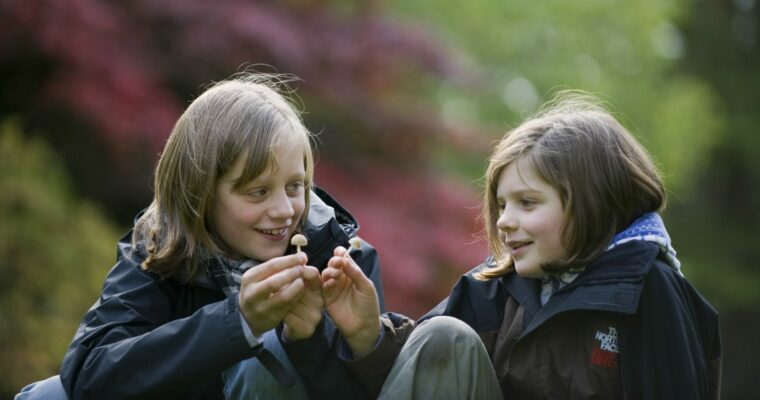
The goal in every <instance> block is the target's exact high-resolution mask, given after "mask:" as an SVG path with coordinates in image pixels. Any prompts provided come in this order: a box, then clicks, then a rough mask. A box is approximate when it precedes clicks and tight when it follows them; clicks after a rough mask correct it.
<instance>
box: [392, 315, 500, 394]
mask: <svg viewBox="0 0 760 400" xmlns="http://www.w3.org/2000/svg"><path fill="white" fill-rule="evenodd" d="M378 398H379V399H389V400H390V399H393V400H405V399H457V400H459V399H478V400H481V399H502V398H503V396H502V393H501V388H500V387H499V380H498V379H497V378H496V373H495V372H494V369H493V365H492V364H491V360H490V358H489V357H488V353H486V349H485V347H484V346H483V342H482V341H481V340H480V337H479V336H478V334H477V333H475V331H474V330H473V329H472V328H470V326H469V325H467V324H466V323H464V322H462V321H460V320H458V319H456V318H453V317H445V316H440V317H434V318H431V319H429V320H427V321H425V322H423V323H421V324H420V325H419V326H417V328H416V329H415V330H414V331H413V332H412V334H411V335H410V336H409V339H408V340H407V342H406V344H404V347H403V348H402V349H401V353H400V354H399V356H398V358H396V361H395V362H394V363H393V367H392V368H391V372H390V375H388V378H387V379H386V381H385V383H384V384H383V389H382V391H381V392H380V396H379V397H378Z"/></svg>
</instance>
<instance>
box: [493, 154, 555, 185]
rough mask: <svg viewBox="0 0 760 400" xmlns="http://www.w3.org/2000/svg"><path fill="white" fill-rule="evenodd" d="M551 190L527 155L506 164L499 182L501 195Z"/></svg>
mask: <svg viewBox="0 0 760 400" xmlns="http://www.w3.org/2000/svg"><path fill="white" fill-rule="evenodd" d="M550 188H551V185H550V184H549V183H548V182H547V181H546V180H545V179H544V178H543V177H542V176H541V174H539V172H538V169H537V168H536V165H535V163H534V161H533V160H532V159H531V157H529V156H527V155H523V156H520V157H518V158H516V159H514V160H512V161H511V162H509V163H507V164H505V165H504V168H502V170H501V173H500V175H499V177H498V180H497V191H498V192H499V193H507V192H525V191H543V190H548V189H550Z"/></svg>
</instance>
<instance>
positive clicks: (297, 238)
mask: <svg viewBox="0 0 760 400" xmlns="http://www.w3.org/2000/svg"><path fill="white" fill-rule="evenodd" d="M290 244H291V245H293V246H306V245H307V244H308V241H307V240H306V236H304V235H302V234H300V233H296V234H295V235H293V237H292V238H290Z"/></svg>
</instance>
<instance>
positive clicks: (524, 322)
mask: <svg viewBox="0 0 760 400" xmlns="http://www.w3.org/2000/svg"><path fill="white" fill-rule="evenodd" d="M659 252H660V250H659V247H658V246H657V245H656V244H652V243H648V242H641V241H633V242H629V243H626V244H623V245H620V246H617V247H615V248H614V249H612V250H610V251H608V252H606V253H604V254H603V255H602V256H600V257H599V258H598V259H596V260H595V261H594V262H592V263H591V264H590V265H589V266H588V267H587V268H586V269H585V271H584V272H583V273H581V275H579V276H578V277H577V278H576V279H575V280H574V281H573V282H572V283H571V284H569V285H568V286H566V287H564V288H562V289H560V290H558V291H557V292H556V293H555V294H554V295H553V296H552V297H551V298H550V299H549V301H548V302H547V303H546V304H545V305H544V306H541V303H540V284H539V282H538V280H536V279H526V278H523V277H520V276H519V275H517V274H515V273H511V274H509V275H506V276H503V277H501V278H498V279H491V280H486V281H482V280H478V279H475V277H474V276H473V273H474V272H476V271H478V270H480V269H482V268H485V267H488V266H489V265H488V264H485V265H481V266H479V267H477V268H475V269H474V270H473V271H470V272H469V273H467V274H466V275H464V276H463V277H462V278H460V280H459V281H458V282H457V284H456V285H455V287H454V288H453V290H452V292H451V294H450V296H449V298H447V299H446V300H444V301H443V302H442V303H441V304H439V305H438V306H437V307H435V308H434V309H433V310H431V311H430V312H429V313H428V314H426V315H425V316H423V317H422V318H420V322H421V321H423V320H424V319H428V318H432V317H434V316H437V315H449V316H453V317H456V318H458V319H461V320H463V321H464V322H466V323H467V324H469V325H470V326H471V327H472V328H473V329H474V330H475V331H476V332H477V333H478V334H479V335H480V337H481V339H482V340H483V343H484V345H485V347H486V350H487V351H488V353H489V356H490V357H491V361H492V362H493V365H494V369H495V370H496V373H497V377H498V378H499V380H500V383H501V386H502V390H503V392H504V397H505V398H509V399H558V398H568V399H579V398H602V399H615V398H626V399H714V398H718V397H719V391H720V374H721V367H720V365H721V343H720V335H719V331H718V314H717V312H716V311H715V310H714V309H713V308H712V307H711V306H710V305H709V304H708V303H707V302H706V301H705V300H704V299H703V298H702V297H701V296H700V295H699V293H698V292H697V291H696V290H695V289H694V288H693V287H692V286H691V285H690V284H689V283H688V282H687V281H686V280H685V279H684V278H683V277H682V276H680V275H679V274H678V273H677V272H676V271H675V270H674V269H673V268H671V267H670V266H668V265H667V264H666V263H665V262H664V261H663V260H662V259H660V258H659ZM388 317H389V318H385V319H384V321H383V323H384V326H385V329H386V330H385V333H384V337H383V339H382V342H381V343H380V344H379V345H378V347H377V348H376V350H375V351H374V352H373V353H370V354H369V355H368V356H367V357H365V359H364V360H355V361H351V362H349V363H347V364H348V365H350V366H351V368H352V369H353V370H354V373H355V375H356V376H357V377H358V378H359V379H362V380H363V381H364V383H365V385H366V386H367V388H368V390H369V391H373V392H378V391H379V389H380V386H381V385H382V380H383V379H384V377H385V376H386V375H387V372H388V371H389V369H390V366H391V365H392V362H391V361H392V359H393V357H395V356H396V354H397V353H398V351H399V348H400V346H402V345H403V343H404V342H405V338H406V337H408V335H409V333H411V330H412V329H413V328H414V326H415V323H414V322H413V321H410V320H408V319H405V318H401V317H399V316H398V315H388ZM379 353H385V355H384V356H383V355H382V354H379ZM383 370H384V371H383ZM373 377H374V378H375V379H372V378H373Z"/></svg>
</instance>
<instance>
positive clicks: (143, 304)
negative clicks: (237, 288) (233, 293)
mask: <svg viewBox="0 0 760 400" xmlns="http://www.w3.org/2000/svg"><path fill="white" fill-rule="evenodd" d="M315 192H316V194H317V195H318V197H319V198H317V199H315V196H314V195H312V201H311V204H312V205H311V208H310V210H309V218H308V222H307V224H306V227H305V232H304V233H305V235H306V236H307V237H308V238H309V245H308V246H306V247H305V248H304V249H303V250H304V251H305V252H306V253H307V255H308V257H309V265H313V266H315V267H317V268H319V269H322V268H324V266H325V264H326V263H327V260H329V258H330V257H331V256H332V251H333V249H334V248H335V247H336V246H339V245H340V246H344V247H347V246H348V239H349V238H350V237H352V236H354V235H355V234H356V231H357V230H358V224H357V222H356V221H355V220H354V219H353V217H352V216H351V215H350V214H349V213H348V212H347V211H346V210H345V209H343V208H342V207H341V206H340V205H339V204H338V203H337V202H336V201H335V200H334V199H332V198H331V197H330V196H329V195H328V194H327V193H325V192H323V191H321V190H319V189H315ZM320 199H321V201H320ZM353 257H354V259H355V260H357V263H358V264H359V265H360V266H361V268H362V270H363V271H364V273H365V274H366V275H367V276H368V277H370V279H371V280H372V281H373V282H374V283H375V287H376V289H377V292H378V293H379V294H380V302H381V305H382V304H383V298H382V287H381V283H380V282H381V281H380V265H379V261H378V258H377V253H376V252H375V250H374V249H373V248H372V247H371V246H369V245H367V244H364V245H363V247H362V249H361V252H360V253H354V254H353ZM143 259H144V256H143V255H140V254H139V252H136V251H135V252H133V251H132V243H131V232H130V233H128V234H127V235H125V236H124V237H123V238H122V239H121V240H120V241H119V243H118V247H117V262H116V265H115V266H114V267H113V269H112V270H111V271H110V272H109V273H108V276H107V277H106V281H105V284H104V286H103V290H102V293H101V295H100V298H99V299H98V301H97V302H96V303H95V304H94V305H93V306H92V308H91V309H90V310H89V311H88V312H87V314H86V315H85V316H84V319H83V321H82V323H81V325H80V326H79V329H78V330H77V332H76V334H75V336H74V339H73V341H72V343H71V345H70V346H69V349H68V351H67V352H66V355H65V357H64V360H63V364H62V367H61V380H62V381H63V385H64V388H65V390H66V392H67V394H68V396H69V398H71V399H114V400H115V399H130V398H131V399H174V398H177V399H221V398H223V394H222V380H221V372H222V371H224V370H225V369H227V368H228V367H230V366H232V365H233V364H235V363H237V362H239V361H241V360H243V359H246V358H249V357H252V356H254V355H255V354H256V351H255V349H252V348H251V347H250V346H249V344H248V342H247V341H246V339H245V336H244V333H243V329H242V325H241V319H240V311H239V308H238V303H237V299H234V298H229V299H228V298H226V297H225V295H224V294H223V292H222V291H221V290H220V288H219V287H218V286H216V285H215V284H214V283H213V281H211V280H210V279H196V280H195V281H193V282H192V283H191V284H184V283H182V282H179V281H177V280H172V279H165V280H162V279H160V278H159V277H158V276H157V275H156V274H154V273H151V272H147V271H144V270H142V269H141V268H140V264H141V262H142V261H143ZM213 262H215V261H213ZM278 337H279V335H278ZM336 341H337V333H336V330H335V328H334V325H333V324H332V323H331V321H329V319H327V318H326V317H325V318H323V322H322V323H320V325H319V327H318V329H317V331H316V332H315V334H314V335H313V337H312V338H310V339H307V340H304V341H301V342H295V343H284V344H283V347H284V348H285V349H286V351H287V352H288V354H289V355H290V356H291V357H292V359H291V361H292V362H293V364H294V365H296V366H297V369H298V371H299V373H300V372H302V373H303V374H304V376H302V380H303V382H304V384H305V386H306V390H307V393H308V394H309V396H310V397H315V398H321V397H325V396H324V395H325V393H326V392H327V393H330V394H331V396H338V397H339V398H356V397H359V396H361V395H362V393H361V388H360V386H358V385H355V384H351V382H352V379H350V375H349V373H348V372H347V370H346V369H345V367H344V366H343V364H342V363H341V362H340V361H339V360H338V358H337V352H336V351H334V350H333V349H334V347H333V345H334V343H335V342H336ZM328 391H329V392H328Z"/></svg>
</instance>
